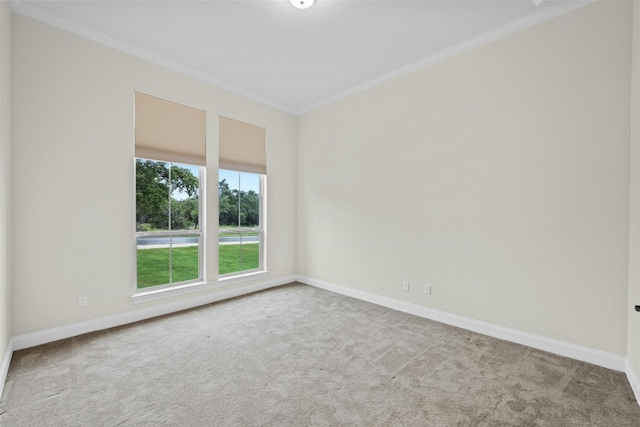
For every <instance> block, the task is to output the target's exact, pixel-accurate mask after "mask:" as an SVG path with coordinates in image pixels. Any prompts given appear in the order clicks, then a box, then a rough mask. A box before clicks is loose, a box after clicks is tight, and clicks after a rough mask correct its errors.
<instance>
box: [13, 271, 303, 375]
mask: <svg viewBox="0 0 640 427" xmlns="http://www.w3.org/2000/svg"><path fill="white" fill-rule="evenodd" d="M293 281H295V277H294V276H287V277H282V278H279V279H274V280H270V281H267V282H261V283H257V284H251V285H246V286H241V287H237V288H232V289H227V290H223V291H218V292H215V293H210V294H206V295H202V296H199V297H195V298H189V299H185V300H181V301H175V302H171V303H168V304H163V305H157V306H154V307H149V308H145V309H140V310H134V311H130V312H127V313H122V314H116V315H113V316H107V317H101V318H98V319H92V320H87V321H85V322H79V323H73V324H71V325H65V326H61V327H58V328H52V329H47V330H44V331H40V332H34V333H31V334H25V335H18V336H16V337H14V338H13V350H22V349H25V348H29V347H34V346H36V345H41V344H46V343H49V342H53V341H57V340H61V339H65V338H70V337H74V336H77V335H82V334H86V333H88V332H94V331H100V330H103V329H108V328H113V327H115V326H122V325H126V324H129V323H134V322H138V321H140V320H145V319H150V318H153V317H158V316H162V315H165V314H170V313H175V312H178V311H182V310H187V309H189V308H194V307H199V306H201V305H206V304H211V303H212V302H217V301H222V300H225V299H229V298H234V297H238V296H241V295H246V294H250V293H253V292H258V291H262V290H264V289H268V288H274V287H276V286H281V285H285V284H287V283H291V282H293ZM3 366H4V365H3ZM7 368H8V367H7ZM2 384H4V382H2Z"/></svg>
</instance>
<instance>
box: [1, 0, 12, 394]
mask: <svg viewBox="0 0 640 427" xmlns="http://www.w3.org/2000/svg"><path fill="white" fill-rule="evenodd" d="M10 73H11V10H10V8H9V3H8V2H5V1H3V2H0V392H1V390H2V385H3V384H4V381H3V379H4V373H3V372H2V369H3V366H2V363H3V358H4V357H5V354H6V352H7V348H8V347H7V346H8V344H9V340H10V339H11V118H10V117H11V111H10V108H11V104H10V99H11V88H10V86H11V82H10Z"/></svg>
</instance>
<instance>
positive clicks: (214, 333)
mask: <svg viewBox="0 0 640 427" xmlns="http://www.w3.org/2000/svg"><path fill="white" fill-rule="evenodd" d="M0 424H2V425H3V426H30V427H31V426H46V425H55V426H119V425H133V426H135V425H152V426H161V425H167V426H307V425H312V426H343V425H345V426H346V425H348V426H640V407H639V406H638V404H637V403H636V401H635V399H634V397H633V393H632V391H631V388H630V387H629V384H628V382H627V380H626V378H625V376H624V374H622V373H619V372H615V371H611V370H608V369H604V368H600V367H596V366H593V365H589V364H586V363H582V362H577V361H575V360H571V359H567V358H563V357H560V356H555V355H552V354H549V353H545V352H543V351H538V350H534V349H531V348H528V347H524V346H521V345H517V344H512V343H509V342H505V341H501V340H498V339H494V338H490V337H487V336H484V335H479V334H475V333H472V332H468V331H465V330H462V329H458V328H454V327H451V326H447V325H443V324H440V323H437V322H433V321H429V320H425V319H422V318H419V317H415V316H412V315H408V314H404V313H400V312H397V311H393V310H389V309H386V308H383V307H379V306H376V305H373V304H369V303H366V302H362V301H358V300H355V299H351V298H348V297H344V296H341V295H336V294H333V293H330V292H327V291H323V290H319V289H315V288H312V287H309V286H305V285H299V284H293V285H287V286H283V287H279V288H276V289H271V290H267V291H264V292H259V293H256V294H252V295H248V296H244V297H239V298H235V299H232V300H228V301H223V302H219V303H216V304H212V305H208V306H205V307H201V308H197V309H193V310H189V311H185V312H181V313H177V314H174V315H170V316H164V317H161V318H157V319H153V320H149V321H145V322H140V323H136V324H133V325H128V326H124V327H119V328H113V329H109V330H106V331H102V332H97V333H92V334H87V335H82V336H79V337H75V338H71V339H67V340H63V341H58V342H55V343H51V344H47V345H43V346H39V347H34V348H30V349H26V350H22V351H18V352H16V353H15V354H14V356H13V360H12V362H11V367H10V369H9V373H8V377H7V383H6V386H5V390H4V394H3V396H2V400H1V401H0Z"/></svg>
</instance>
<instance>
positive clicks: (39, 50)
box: [12, 14, 296, 336]
mask: <svg viewBox="0 0 640 427" xmlns="http://www.w3.org/2000/svg"><path fill="white" fill-rule="evenodd" d="M12 46H13V57H12V66H13V68H12V71H13V79H12V90H13V101H12V120H13V157H12V161H13V170H14V175H13V194H14V202H13V219H14V223H13V231H14V234H13V253H14V258H13V277H14V286H13V307H14V311H13V328H14V329H13V334H14V335H15V336H19V335H24V334H28V333H32V332H37V331H42V330H46V329H50V328H55V327H58V326H64V325H69V324H73V323H76V322H81V321H84V320H88V319H96V318H100V317H104V316H111V315H117V314H122V313H127V312H129V311H131V310H135V309H140V308H141V306H134V305H133V303H132V302H131V300H130V298H129V296H130V295H131V294H132V291H133V286H134V281H135V273H134V271H135V270H134V268H135V252H134V241H133V232H134V228H135V223H134V212H135V211H134V169H133V158H134V151H133V149H134V143H133V106H134V105H133V95H134V89H138V90H141V91H144V92H147V93H150V94H153V95H157V96H161V97H164V98H167V99H170V100H173V101H177V102H181V103H184V104H187V105H190V106H193V107H197V108H204V109H206V110H207V155H208V165H209V166H210V168H209V169H208V172H209V174H208V179H207V183H208V185H209V191H210V192H211V193H212V194H213V197H210V198H209V201H210V202H211V204H210V205H209V206H208V207H207V209H208V217H207V218H208V220H209V225H210V226H211V225H212V224H211V223H212V221H211V219H213V224H216V222H215V221H217V197H216V194H217V172H216V167H217V141H218V134H217V132H218V121H217V120H218V115H224V116H227V117H232V118H236V119H238V120H242V121H245V122H248V123H252V124H255V125H258V126H264V127H266V128H267V162H268V164H267V167H268V197H269V207H268V224H267V228H268V233H269V240H268V266H267V267H268V269H269V271H270V273H269V277H268V278H267V279H266V280H273V279H277V278H279V277H286V276H290V275H292V274H294V268H295V250H294V248H295V136H296V125H295V117H293V116H290V115H288V114H285V113H282V112H280V111H277V110H274V109H272V108H269V107H266V106H264V105H261V104H258V103H255V102H253V101H250V100H247V99H245V98H242V97H240V96H237V95H234V94H231V93H229V92H226V91H224V90H221V89H218V88H216V87H213V86H211V85H208V84H205V83H202V82H200V81H197V80H194V79H192V78H188V77H185V76H183V75H180V74H178V73H176V72H173V71H170V70H167V69H165V68H162V67H159V66H156V65H153V64H150V63H148V62H145V61H143V60H140V59H136V58H134V57H132V56H129V55H127V54H124V53H122V52H119V51H116V50H113V49H111V48H108V47H105V46H103V45H100V44H97V43H94V42H92V41H89V40H86V39H84V38H81V37H78V36H76V35H73V34H71V33H68V32H65V31H62V30H60V29H56V28H53V27H51V26H48V25H46V24H43V23H40V22H38V21H35V20H32V19H30V18H27V17H24V16H22V15H18V14H14V16H13V45H12ZM214 227H215V225H214ZM211 246H212V247H213V248H214V249H215V248H216V247H217V245H216V244H215V243H214V244H212V245H211ZM215 259H217V254H215V253H213V254H211V257H210V262H209V264H208V265H214V266H215V265H216V262H215ZM211 260H213V261H211ZM209 292H212V291H209ZM79 295H86V296H87V297H88V301H89V304H88V306H87V307H82V308H79V307H78V302H77V301H78V296H79ZM193 296H194V295H190V296H189V297H190V298H191V297H193ZM185 298H186V297H185ZM172 301H175V299H174V300H172ZM166 302H167V301H161V302H153V303H146V304H144V307H149V306H152V305H154V304H156V305H157V304H164V303H166ZM142 308H143V307H142Z"/></svg>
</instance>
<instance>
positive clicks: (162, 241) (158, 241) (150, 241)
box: [137, 236, 260, 246]
mask: <svg viewBox="0 0 640 427" xmlns="http://www.w3.org/2000/svg"><path fill="white" fill-rule="evenodd" d="M172 240H173V244H174V245H181V244H189V243H198V238H197V237H174V238H173V239H172ZM242 241H243V242H259V241H260V236H245V237H243V238H242ZM235 242H237V243H240V237H237V236H233V237H220V243H235ZM137 244H138V246H146V245H168V244H169V238H168V237H140V238H138V242H137Z"/></svg>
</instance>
